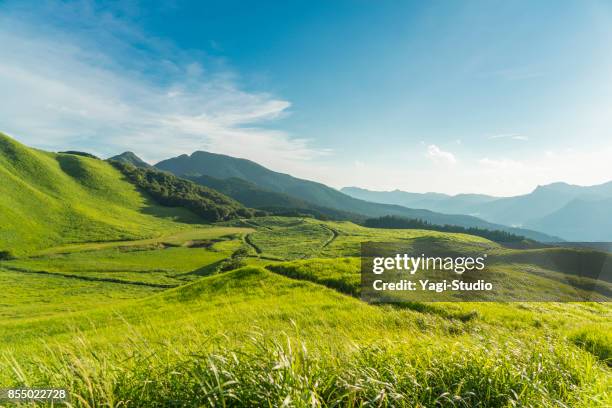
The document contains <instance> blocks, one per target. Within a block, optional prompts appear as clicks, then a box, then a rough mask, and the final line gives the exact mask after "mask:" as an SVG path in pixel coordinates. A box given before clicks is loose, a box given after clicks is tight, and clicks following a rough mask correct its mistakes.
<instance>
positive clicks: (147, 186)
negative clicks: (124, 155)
mask: <svg viewBox="0 0 612 408" xmlns="http://www.w3.org/2000/svg"><path fill="white" fill-rule="evenodd" d="M110 163H111V164H112V165H113V166H115V167H116V168H117V169H119V170H120V171H121V173H123V175H124V176H125V177H126V178H127V179H128V180H129V181H131V182H132V183H133V184H134V185H135V186H137V187H138V188H139V189H140V190H141V191H143V192H145V193H146V194H148V195H150V196H151V197H153V198H154V199H155V201H157V202H158V203H160V204H162V205H166V206H170V207H182V208H187V209H189V210H191V211H192V212H193V213H195V214H197V215H199V216H200V217H202V219H204V220H206V221H208V222H215V221H225V220H229V219H232V218H238V217H247V218H249V217H252V216H254V215H255V211H253V210H251V209H248V208H245V207H244V206H243V205H241V204H240V203H238V202H237V201H235V200H233V199H231V198H230V197H228V196H226V195H224V194H221V193H220V192H218V191H216V190H213V189H210V188H208V187H204V186H201V185H199V184H196V183H194V182H192V181H189V180H185V179H182V178H179V177H176V176H174V175H173V174H170V173H167V172H163V171H159V170H157V169H153V168H142V167H136V166H133V165H131V164H129V163H124V162H118V161H110Z"/></svg>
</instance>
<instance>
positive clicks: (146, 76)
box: [0, 3, 329, 168]
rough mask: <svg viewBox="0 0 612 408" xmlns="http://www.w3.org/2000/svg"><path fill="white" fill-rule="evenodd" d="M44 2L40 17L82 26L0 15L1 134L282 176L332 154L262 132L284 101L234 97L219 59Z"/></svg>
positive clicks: (230, 75) (236, 91)
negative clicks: (248, 167)
mask: <svg viewBox="0 0 612 408" xmlns="http://www.w3.org/2000/svg"><path fill="white" fill-rule="evenodd" d="M50 4H51V6H49V7H47V8H44V9H45V12H48V13H52V14H53V13H55V14H54V16H55V17H57V16H60V15H62V16H63V15H70V13H73V14H75V15H77V16H79V17H80V18H79V19H78V20H75V21H78V22H79V24H80V26H79V27H77V28H74V27H68V28H66V27H64V26H49V25H46V24H39V23H38V22H37V21H36V20H34V17H32V14H31V11H28V10H25V11H24V10H21V9H19V8H18V7H17V8H13V9H11V8H8V9H3V10H1V11H2V13H1V17H0V89H2V98H0V124H1V125H0V126H1V128H0V131H5V132H7V133H9V134H11V135H13V136H15V137H16V138H18V139H19V140H20V141H22V142H24V143H27V144H31V145H34V146H38V147H41V148H46V149H51V150H60V149H79V148H82V149H87V150H89V151H92V152H94V153H96V154H99V155H102V156H106V155H111V154H116V153H119V152H121V151H123V150H133V151H135V152H137V153H138V154H141V155H143V157H144V158H145V159H148V160H150V161H157V160H160V159H163V158H167V157H170V156H173V155H177V154H182V153H190V152H192V151H194V150H198V149H201V150H204V149H206V150H210V151H214V152H219V153H226V154H232V155H238V156H243V157H249V158H251V159H253V160H258V161H261V162H262V163H264V164H267V165H269V166H274V167H281V168H283V167H284V168H287V165H290V164H291V163H293V162H294V161H296V160H298V161H299V160H308V159H311V158H315V157H319V156H321V155H325V154H328V153H329V151H327V150H322V149H316V148H313V147H311V143H310V142H309V140H307V139H304V138H296V137H293V136H292V135H290V134H288V133H286V132H282V131H279V130H273V129H269V128H266V127H265V126H264V123H265V122H267V121H270V120H274V119H277V118H279V117H282V116H283V115H286V114H288V109H289V108H290V106H291V104H290V102H288V101H286V100H283V99H280V98H276V97H274V96H273V95H270V94H268V93H265V92H252V91H246V90H243V89H240V87H239V86H238V85H237V83H238V82H239V81H238V80H237V75H236V74H235V73H234V72H232V71H231V69H229V68H228V67H227V66H225V63H224V61H223V60H222V59H214V58H211V57H208V56H206V55H201V54H188V53H185V52H183V51H181V50H178V49H176V48H174V47H173V46H172V45H171V44H166V43H163V42H161V41H159V40H151V39H148V38H147V36H146V35H145V34H144V33H142V32H139V31H138V30H137V29H136V28H135V27H133V26H132V25H131V24H129V23H127V22H125V21H123V20H121V19H117V18H115V17H113V16H112V15H109V14H108V13H96V11H95V8H92V6H91V4H88V3H82V4H84V5H83V6H82V7H80V8H78V6H74V5H65V4H61V3H50ZM29 18H31V19H32V20H29ZM58 18H59V17H58ZM49 20H50V21H54V18H49ZM59 21H61V20H59ZM71 30H77V31H71Z"/></svg>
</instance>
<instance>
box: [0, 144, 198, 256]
mask: <svg viewBox="0 0 612 408" xmlns="http://www.w3.org/2000/svg"><path fill="white" fill-rule="evenodd" d="M0 178H2V183H0V246H1V247H0V250H9V251H11V252H12V253H13V254H14V255H17V256H20V255H23V254H26V253H31V252H32V251H34V250H36V249H43V248H48V247H51V246H57V245H61V244H68V243H76V242H91V241H113V240H128V239H138V238H144V237H149V236H155V235H159V234H160V233H161V232H162V231H168V230H171V229H174V230H177V229H180V228H183V227H184V226H182V225H179V224H177V223H175V222H173V220H180V221H185V222H200V221H199V218H198V217H196V216H195V215H193V214H192V213H190V212H189V211H187V210H183V209H179V208H168V207H161V206H159V205H157V204H155V203H153V202H152V201H151V200H150V199H149V198H148V197H146V196H144V195H143V194H141V193H140V192H139V191H137V190H136V188H135V187H134V186H133V185H132V184H130V183H129V182H128V181H126V180H124V179H123V177H122V176H121V174H120V173H119V171H118V170H116V169H114V168H113V167H112V166H111V165H110V164H108V163H106V162H104V161H101V160H96V159H92V158H88V157H83V156H76V155H71V154H55V153H48V152H43V151H40V150H36V149H31V148H28V147H25V146H23V145H21V144H19V143H18V142H16V141H14V140H13V139H10V138H8V137H7V136H5V135H3V134H1V133H0Z"/></svg>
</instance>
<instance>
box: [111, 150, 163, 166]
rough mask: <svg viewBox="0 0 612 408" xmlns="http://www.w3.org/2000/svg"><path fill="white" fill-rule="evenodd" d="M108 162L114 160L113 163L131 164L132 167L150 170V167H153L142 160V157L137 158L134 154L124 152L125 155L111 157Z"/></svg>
mask: <svg viewBox="0 0 612 408" xmlns="http://www.w3.org/2000/svg"><path fill="white" fill-rule="evenodd" d="M108 160H109V161H110V160H113V161H118V162H121V163H127V164H131V165H132V166H135V167H141V168H143V169H148V168H150V167H153V166H151V165H150V164H149V163H147V162H146V161H144V160H142V159H141V158H140V157H138V156H136V155H135V154H134V153H132V152H123V153H121V154H118V155H116V156H113V157H110V158H109V159H108Z"/></svg>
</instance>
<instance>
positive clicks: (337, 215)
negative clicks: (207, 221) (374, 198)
mask: <svg viewBox="0 0 612 408" xmlns="http://www.w3.org/2000/svg"><path fill="white" fill-rule="evenodd" d="M185 177H187V178H188V179H190V180H192V181H193V182H195V183H198V184H200V185H202V186H206V187H209V188H212V189H214V190H217V191H219V192H221V193H223V194H225V195H227V196H229V197H231V198H233V199H234V200H236V201H238V202H240V203H242V204H243V205H245V206H247V207H250V208H257V209H261V210H265V211H269V212H272V213H275V214H289V213H292V212H293V213H303V214H310V215H312V216H314V217H316V218H320V219H326V218H327V219H334V220H351V221H362V220H363V219H364V217H363V216H361V215H359V214H354V213H350V212H348V211H341V210H337V209H334V208H328V207H322V206H319V205H316V204H313V203H310V202H308V201H306V200H301V199H299V198H295V197H292V196H290V195H287V194H283V193H277V192H274V191H270V190H266V189H263V188H260V187H258V186H257V185H256V184H254V183H251V182H249V181H246V180H243V179H239V178H236V177H232V178H227V179H218V178H215V177H210V176H197V177H189V176H185Z"/></svg>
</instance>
